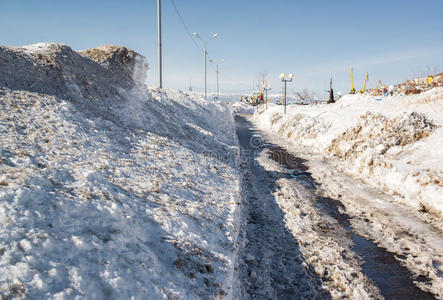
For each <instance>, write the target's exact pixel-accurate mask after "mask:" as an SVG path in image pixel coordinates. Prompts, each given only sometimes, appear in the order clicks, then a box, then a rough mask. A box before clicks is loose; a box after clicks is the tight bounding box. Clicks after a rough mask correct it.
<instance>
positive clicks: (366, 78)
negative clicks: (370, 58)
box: [362, 72, 369, 94]
mask: <svg viewBox="0 0 443 300" xmlns="http://www.w3.org/2000/svg"><path fill="white" fill-rule="evenodd" d="M368 77H369V73H368V72H366V77H365V84H364V85H363V90H362V94H363V93H364V92H365V91H366V82H368Z"/></svg>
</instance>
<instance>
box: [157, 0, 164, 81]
mask: <svg viewBox="0 0 443 300" xmlns="http://www.w3.org/2000/svg"><path fill="white" fill-rule="evenodd" d="M157 22H158V24H157V30H158V32H157V36H158V85H159V87H160V88H163V82H162V0H157Z"/></svg>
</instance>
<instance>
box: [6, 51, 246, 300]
mask: <svg viewBox="0 0 443 300" xmlns="http://www.w3.org/2000/svg"><path fill="white" fill-rule="evenodd" d="M0 65H1V66H0V125H1V126H0V228H1V229H0V266H1V267H0V298H2V297H6V298H9V297H28V298H49V299H55V298H71V297H72V298H76V297H87V298H94V299H109V298H131V297H134V298H136V299H195V298H215V297H228V298H230V297H235V294H233V292H232V285H233V280H235V277H234V274H233V265H234V262H235V251H236V236H237V232H236V230H237V228H238V225H237V222H238V203H239V201H240V188H239V185H240V179H239V173H238V170H237V167H238V166H237V160H236V158H237V156H238V143H237V140H236V137H235V127H234V123H233V121H232V117H231V110H230V109H229V108H228V107H227V106H226V105H225V104H223V103H219V102H207V101H205V100H203V99H201V98H198V97H195V96H193V95H190V94H187V93H183V92H181V91H176V90H168V91H160V90H156V89H149V90H148V89H146V87H145V86H144V81H145V76H146V75H145V74H146V69H147V64H146V60H145V59H144V58H143V57H142V56H141V55H139V54H137V53H136V52H134V51H132V50H129V49H127V48H124V47H114V46H105V47H100V48H96V49H92V50H91V49H90V50H87V51H82V52H75V51H72V49H70V48H69V47H68V46H65V45H59V44H51V43H48V44H38V45H33V46H29V47H23V48H11V47H0Z"/></svg>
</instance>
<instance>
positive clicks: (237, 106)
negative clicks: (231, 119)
mask: <svg viewBox="0 0 443 300" xmlns="http://www.w3.org/2000/svg"><path fill="white" fill-rule="evenodd" d="M254 112H255V109H254V107H253V106H251V105H249V104H246V103H243V102H240V101H237V102H234V103H233V104H232V113H233V114H234V115H241V114H253V113H254Z"/></svg>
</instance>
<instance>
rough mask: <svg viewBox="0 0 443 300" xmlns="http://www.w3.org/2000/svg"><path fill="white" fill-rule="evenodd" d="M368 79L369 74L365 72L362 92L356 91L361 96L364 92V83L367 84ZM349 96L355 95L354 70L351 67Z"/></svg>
mask: <svg viewBox="0 0 443 300" xmlns="http://www.w3.org/2000/svg"><path fill="white" fill-rule="evenodd" d="M368 77H369V73H368V72H366V77H365V84H364V85H363V89H362V90H358V93H359V94H363V93H364V92H365V91H366V83H367V82H368ZM350 93H351V94H355V88H354V69H353V68H352V67H351V91H350Z"/></svg>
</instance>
